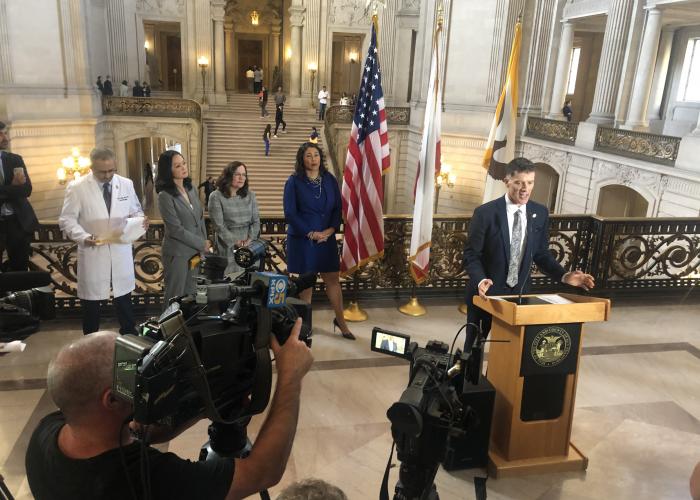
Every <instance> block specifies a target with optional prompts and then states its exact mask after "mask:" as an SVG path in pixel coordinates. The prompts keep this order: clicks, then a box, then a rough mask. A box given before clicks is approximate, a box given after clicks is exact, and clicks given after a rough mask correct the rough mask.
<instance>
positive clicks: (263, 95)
mask: <svg viewBox="0 0 700 500" xmlns="http://www.w3.org/2000/svg"><path fill="white" fill-rule="evenodd" d="M267 97H268V96H267V87H265V85H262V84H261V85H260V92H258V102H259V104H260V118H262V119H264V118H265V117H266V116H267V115H269V114H270V113H268V112H267Z"/></svg>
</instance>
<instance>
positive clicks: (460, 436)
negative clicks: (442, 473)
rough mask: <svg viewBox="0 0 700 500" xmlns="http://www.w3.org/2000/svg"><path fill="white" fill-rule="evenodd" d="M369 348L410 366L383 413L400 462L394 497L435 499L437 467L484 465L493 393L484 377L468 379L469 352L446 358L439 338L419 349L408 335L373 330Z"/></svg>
mask: <svg viewBox="0 0 700 500" xmlns="http://www.w3.org/2000/svg"><path fill="white" fill-rule="evenodd" d="M371 348H372V350H373V351H378V352H383V353H385V354H389V355H392V356H397V357H401V358H404V359H406V360H408V361H409V362H410V370H409V381H408V385H407V387H406V389H405V390H404V391H403V393H402V394H401V397H400V398H399V400H398V401H397V402H395V403H394V404H392V405H391V407H390V408H389V410H388V411H387V417H388V418H389V420H390V421H391V434H392V437H393V439H394V443H395V444H396V449H397V456H398V459H399V460H400V461H401V466H400V469H399V481H398V483H397V485H396V488H395V494H394V499H395V500H411V499H424V498H426V499H432V498H438V495H437V491H436V489H435V485H434V482H433V481H434V479H435V474H436V473H437V469H438V467H439V466H440V464H442V465H443V466H444V467H445V468H446V469H447V470H454V469H463V468H469V467H477V466H482V465H485V463H486V460H487V457H488V440H489V433H490V425H491V414H492V408H493V399H494V396H495V391H494V390H493V387H491V386H490V384H489V383H488V381H486V380H485V379H481V378H480V379H479V380H474V381H472V379H471V376H470V373H469V372H468V370H469V368H470V367H471V364H472V363H471V354H465V353H462V351H460V350H459V349H457V351H456V352H455V353H454V354H451V353H450V351H449V346H448V345H447V344H445V343H443V342H440V341H438V340H430V341H428V343H427V344H426V346H425V347H424V348H421V347H418V345H417V344H416V343H415V342H411V341H410V337H409V336H408V335H405V334H402V333H397V332H390V331H386V330H382V329H380V328H374V329H373V330H372V345H371ZM489 387H490V389H489ZM484 443H485V444H484Z"/></svg>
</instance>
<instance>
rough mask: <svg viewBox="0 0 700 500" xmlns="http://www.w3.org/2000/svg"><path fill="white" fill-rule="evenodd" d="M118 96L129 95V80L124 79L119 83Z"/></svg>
mask: <svg viewBox="0 0 700 500" xmlns="http://www.w3.org/2000/svg"><path fill="white" fill-rule="evenodd" d="M119 97H129V82H127V81H126V80H122V83H121V84H120V85H119Z"/></svg>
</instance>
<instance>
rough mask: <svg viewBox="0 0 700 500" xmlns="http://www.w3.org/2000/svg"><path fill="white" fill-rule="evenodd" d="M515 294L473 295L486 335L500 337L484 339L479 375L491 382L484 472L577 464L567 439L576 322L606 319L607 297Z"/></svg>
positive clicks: (581, 459) (582, 465)
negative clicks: (483, 372)
mask: <svg viewBox="0 0 700 500" xmlns="http://www.w3.org/2000/svg"><path fill="white" fill-rule="evenodd" d="M522 299H523V305H519V304H518V303H517V302H518V297H517V296H503V297H493V298H489V299H488V300H484V299H482V298H481V297H479V296H478V295H477V296H476V297H474V304H475V305H476V306H478V307H479V308H481V309H483V310H484V311H486V312H488V313H490V314H491V315H492V316H493V324H492V326H491V334H490V336H489V339H490V340H492V341H504V342H491V343H489V362H488V375H487V378H488V379H489V381H490V382H491V383H492V384H493V386H494V387H495V389H496V400H495V403H494V409H493V421H492V424H491V440H490V446H489V467H488V468H489V474H490V475H491V476H492V477H495V478H499V477H509V476H518V475H525V474H540V473H545V472H562V471H573V470H585V469H586V467H587V466H588V459H587V458H586V457H585V456H584V455H583V454H582V453H581V452H580V451H579V450H578V449H577V448H576V447H575V446H574V445H573V443H571V442H570V439H571V428H572V424H573V416H574V403H575V400H576V380H577V376H578V364H579V356H580V354H581V345H582V342H581V333H582V326H583V323H585V322H588V321H607V319H608V317H609V314H610V300H608V299H600V298H595V297H588V296H581V295H572V294H566V293H562V294H558V295H523V296H522ZM550 301H553V302H557V303H551V302H550ZM558 302H562V303H558ZM564 302H565V303H564Z"/></svg>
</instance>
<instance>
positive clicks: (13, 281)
mask: <svg viewBox="0 0 700 500" xmlns="http://www.w3.org/2000/svg"><path fill="white" fill-rule="evenodd" d="M50 284H51V274H50V273H47V272H46V271H10V272H7V273H0V293H4V292H17V291H20V290H29V289H30V288H39V287H42V286H48V285H50Z"/></svg>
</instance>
